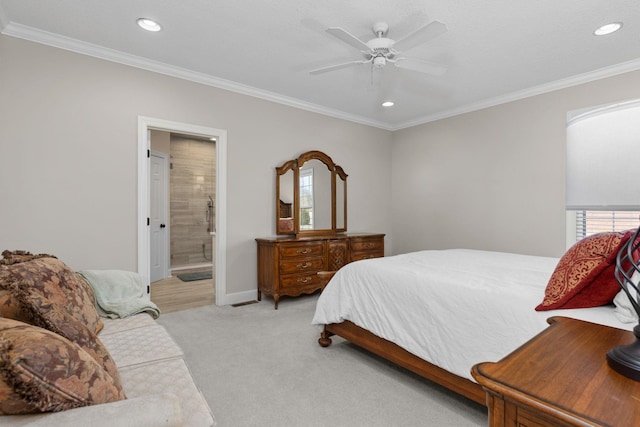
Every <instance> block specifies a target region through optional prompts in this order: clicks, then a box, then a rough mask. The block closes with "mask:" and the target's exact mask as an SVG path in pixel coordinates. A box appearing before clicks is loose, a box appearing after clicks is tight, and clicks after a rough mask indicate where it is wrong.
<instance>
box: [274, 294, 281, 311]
mask: <svg viewBox="0 0 640 427" xmlns="http://www.w3.org/2000/svg"><path fill="white" fill-rule="evenodd" d="M278 301H280V295H278V294H274V295H273V302H274V307H273V308H274V309H275V310H277V309H278Z"/></svg>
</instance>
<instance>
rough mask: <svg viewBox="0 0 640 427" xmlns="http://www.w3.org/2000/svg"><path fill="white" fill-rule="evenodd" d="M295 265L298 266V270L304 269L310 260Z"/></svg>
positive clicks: (309, 265)
mask: <svg viewBox="0 0 640 427" xmlns="http://www.w3.org/2000/svg"><path fill="white" fill-rule="evenodd" d="M296 267H298V268H299V269H300V270H304V269H305V268H307V267H311V262H309V261H307V262H305V263H304V264H302V263H300V264H298V265H296Z"/></svg>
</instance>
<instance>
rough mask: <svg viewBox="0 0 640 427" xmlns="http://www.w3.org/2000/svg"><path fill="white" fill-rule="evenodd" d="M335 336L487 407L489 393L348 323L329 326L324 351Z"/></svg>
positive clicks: (322, 340)
mask: <svg viewBox="0 0 640 427" xmlns="http://www.w3.org/2000/svg"><path fill="white" fill-rule="evenodd" d="M332 335H338V336H340V337H342V338H344V339H346V340H347V341H350V342H352V343H354V344H356V345H357V346H359V347H362V348H364V349H366V350H368V351H370V352H371V353H374V354H376V355H378V356H380V357H382V358H383V359H386V360H389V361H390V362H393V363H395V364H396V365H398V366H401V367H403V368H405V369H408V370H409V371H411V372H413V373H415V374H418V375H419V376H421V377H423V378H426V379H428V380H430V381H433V382H435V383H436V384H439V385H441V386H443V387H445V388H447V389H449V390H451V391H453V392H455V393H458V394H460V395H462V396H464V397H466V398H468V399H471V400H473V401H474V402H477V403H480V404H481V405H486V404H487V402H486V393H485V391H484V389H483V388H482V387H481V386H480V385H479V384H477V383H474V382H473V381H471V380H469V379H467V378H462V377H459V376H457V375H454V374H452V373H451V372H449V371H446V370H444V369H442V368H440V367H438V366H436V365H434V364H432V363H429V362H427V361H425V360H423V359H420V358H419V357H418V356H416V355H414V354H412V353H409V352H408V351H406V350H405V349H403V348H402V347H400V346H398V345H396V344H394V343H392V342H391V341H388V340H386V339H384V338H380V337H378V336H376V335H374V334H372V333H371V332H369V331H367V330H366V329H363V328H361V327H359V326H357V325H356V324H354V323H352V322H350V321H348V320H345V321H344V322H342V323H331V324H328V325H325V326H324V329H323V330H322V332H321V333H320V338H319V339H318V344H320V345H321V346H322V347H328V346H330V345H331V336H332Z"/></svg>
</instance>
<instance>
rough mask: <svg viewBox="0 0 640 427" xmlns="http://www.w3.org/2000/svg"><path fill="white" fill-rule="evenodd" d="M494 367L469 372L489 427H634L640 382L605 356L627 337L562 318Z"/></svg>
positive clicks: (639, 414)
mask: <svg viewBox="0 0 640 427" xmlns="http://www.w3.org/2000/svg"><path fill="white" fill-rule="evenodd" d="M549 323H550V325H551V326H550V327H549V328H547V329H546V330H545V331H543V332H542V333H540V334H539V335H537V336H536V337H534V338H533V339H531V340H530V341H529V342H527V343H526V344H524V345H523V346H522V347H520V348H518V349H517V350H515V351H514V352H513V353H511V354H509V355H508V356H507V357H505V358H504V359H502V360H501V361H500V362H497V363H489V362H487V363H480V364H478V365H476V366H474V367H473V369H472V374H473V377H474V378H475V379H476V381H478V383H480V385H482V386H483V387H484V389H485V390H486V392H487V406H488V407H489V426H490V427H498V426H513V427H525V426H531V427H533V426H536V427H540V426H616V427H617V426H638V425H640V382H637V381H633V380H631V379H628V378H626V377H624V376H623V375H620V374H618V373H617V372H616V371H614V370H612V369H611V368H610V367H609V365H608V364H607V361H606V353H607V351H609V350H610V349H611V348H612V347H615V346H617V345H621V344H628V343H630V342H632V341H633V340H634V336H633V333H632V332H630V331H624V330H621V329H616V328H611V327H608V326H602V325H597V324H594V323H589V322H584V321H581V320H575V319H569V318H565V317H552V318H551V319H549Z"/></svg>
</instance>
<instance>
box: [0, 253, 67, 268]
mask: <svg viewBox="0 0 640 427" xmlns="http://www.w3.org/2000/svg"><path fill="white" fill-rule="evenodd" d="M38 258H57V257H55V256H53V255H49V254H36V255H34V254H32V253H31V252H27V251H9V250H4V251H2V258H1V259H0V265H11V264H19V263H21V262H27V261H31V260H32V259H38Z"/></svg>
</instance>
